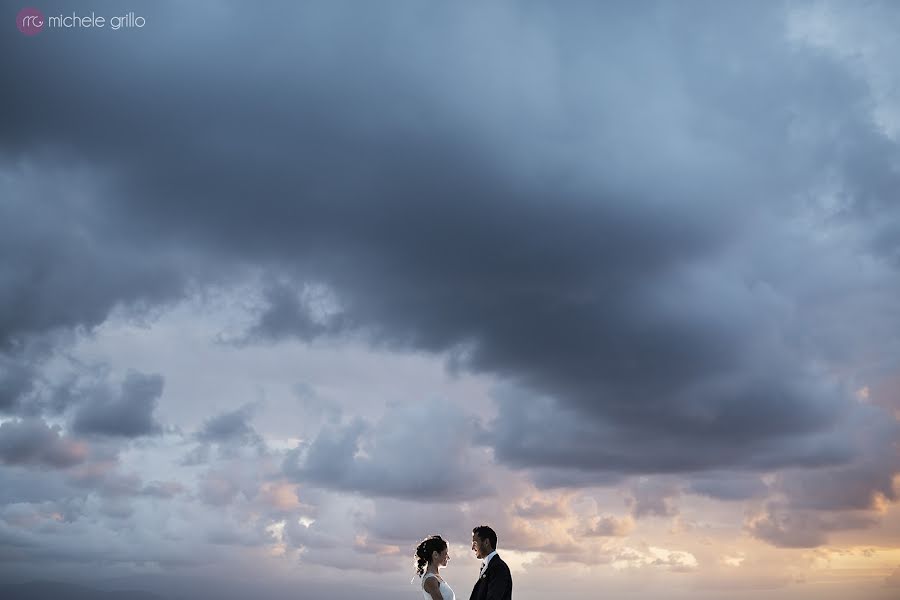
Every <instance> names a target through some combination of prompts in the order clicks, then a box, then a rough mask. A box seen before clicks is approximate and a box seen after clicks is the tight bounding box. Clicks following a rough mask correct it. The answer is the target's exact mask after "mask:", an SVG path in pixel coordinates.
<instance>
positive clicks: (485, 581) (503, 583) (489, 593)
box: [469, 525, 512, 600]
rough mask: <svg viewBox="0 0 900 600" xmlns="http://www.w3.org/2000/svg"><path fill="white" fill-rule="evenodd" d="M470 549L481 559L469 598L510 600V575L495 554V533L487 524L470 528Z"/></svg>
mask: <svg viewBox="0 0 900 600" xmlns="http://www.w3.org/2000/svg"><path fill="white" fill-rule="evenodd" d="M472 550H474V551H475V557H476V558H480V559H482V560H483V561H484V562H483V563H482V564H481V573H479V575H478V581H476V582H475V587H474V588H472V595H471V596H469V600H512V576H511V575H510V574H509V567H507V566H506V563H505V562H503V560H502V559H501V558H500V556H499V555H498V554H497V534H496V533H494V530H493V529H491V528H490V527H488V526H487V525H479V526H478V527H476V528H475V529H473V530H472Z"/></svg>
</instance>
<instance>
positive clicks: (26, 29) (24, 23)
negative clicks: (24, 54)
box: [16, 8, 44, 35]
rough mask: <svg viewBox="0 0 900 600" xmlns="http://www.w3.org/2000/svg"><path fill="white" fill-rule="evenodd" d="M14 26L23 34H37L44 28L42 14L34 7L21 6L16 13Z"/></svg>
mask: <svg viewBox="0 0 900 600" xmlns="http://www.w3.org/2000/svg"><path fill="white" fill-rule="evenodd" d="M16 27H18V28H19V31H21V32H22V33H24V34H25V35H37V34H39V33H40V32H41V31H42V30H43V29H44V14H43V13H42V12H41V11H39V10H38V9H36V8H23V9H22V10H20V11H19V14H17V15H16Z"/></svg>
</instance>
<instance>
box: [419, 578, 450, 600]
mask: <svg viewBox="0 0 900 600" xmlns="http://www.w3.org/2000/svg"><path fill="white" fill-rule="evenodd" d="M429 577H437V575H435V574H434V573H425V575H424V576H423V577H422V594H423V595H424V596H425V600H433V599H432V597H431V594H429V593H428V592H426V591H425V580H426V579H428V578H429ZM438 589H439V590H440V591H441V596H443V598H444V600H456V594H454V593H453V590H452V589H450V586H449V585H447V582H446V581H441V586H440V587H439V588H438Z"/></svg>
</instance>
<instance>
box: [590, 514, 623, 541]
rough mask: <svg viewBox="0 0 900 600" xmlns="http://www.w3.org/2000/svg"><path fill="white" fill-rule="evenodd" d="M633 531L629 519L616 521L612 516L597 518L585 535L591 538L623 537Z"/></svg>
mask: <svg viewBox="0 0 900 600" xmlns="http://www.w3.org/2000/svg"><path fill="white" fill-rule="evenodd" d="M633 529H634V521H632V520H631V519H630V518H624V519H618V518H616V517H614V516H612V515H603V516H600V517H597V518H596V519H594V520H593V522H592V523H590V525H589V526H588V527H587V530H586V531H585V532H584V534H585V535H588V536H591V537H625V536H627V535H628V534H629V533H631V531H632V530H633Z"/></svg>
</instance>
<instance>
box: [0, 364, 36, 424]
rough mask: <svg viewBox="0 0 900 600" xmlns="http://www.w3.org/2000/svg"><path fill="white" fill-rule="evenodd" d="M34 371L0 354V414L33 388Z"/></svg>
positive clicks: (30, 367)
mask: <svg viewBox="0 0 900 600" xmlns="http://www.w3.org/2000/svg"><path fill="white" fill-rule="evenodd" d="M35 375H36V370H35V369H34V367H33V366H32V365H30V364H28V363H24V362H22V361H21V360H16V358H15V357H13V356H10V355H8V354H6V353H0V412H12V409H13V408H14V407H15V406H16V404H17V403H18V402H19V399H20V398H22V397H23V396H24V395H25V394H27V393H28V392H30V391H31V390H32V388H33V387H34V377H35Z"/></svg>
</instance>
